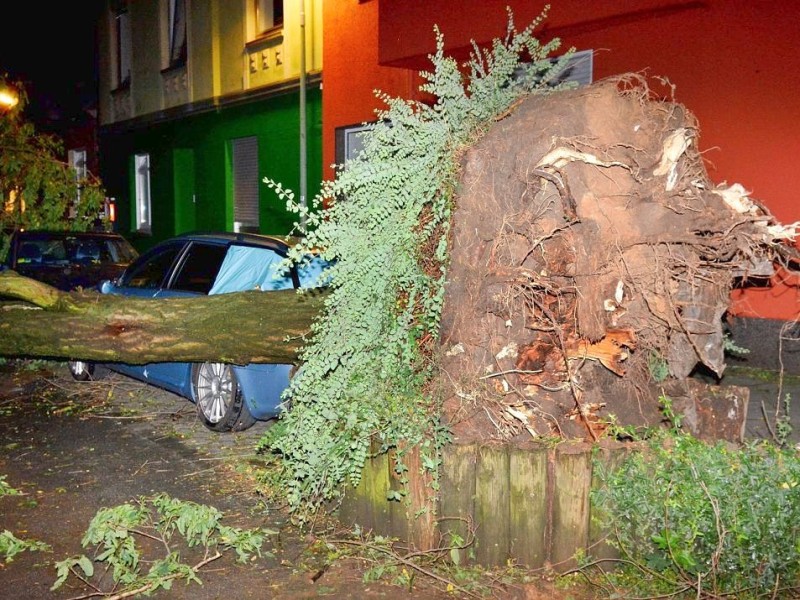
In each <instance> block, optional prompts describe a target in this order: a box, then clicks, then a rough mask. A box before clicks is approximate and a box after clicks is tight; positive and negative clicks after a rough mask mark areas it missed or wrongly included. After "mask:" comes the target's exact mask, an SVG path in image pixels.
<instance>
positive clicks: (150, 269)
mask: <svg viewBox="0 0 800 600" xmlns="http://www.w3.org/2000/svg"><path fill="white" fill-rule="evenodd" d="M181 248H183V245H180V244H175V245H171V246H168V247H166V248H164V249H162V250H161V251H160V252H157V253H155V254H150V255H145V256H144V257H143V258H142V260H141V261H138V262H135V263H133V264H132V265H131V266H130V268H129V269H128V270H127V271H126V272H125V275H123V278H122V281H120V287H131V288H139V289H158V288H160V287H161V285H162V284H163V283H164V279H165V278H166V276H167V275H168V274H169V270H170V267H171V266H172V263H173V262H175V257H176V256H177V255H178V253H179V252H180V251H181Z"/></svg>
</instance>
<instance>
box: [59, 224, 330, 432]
mask: <svg viewBox="0 0 800 600" xmlns="http://www.w3.org/2000/svg"><path fill="white" fill-rule="evenodd" d="M291 243H292V242H291V241H290V240H286V239H283V238H278V237H270V236H264V235H257V234H243V233H212V234H186V235H182V236H179V237H176V238H172V239H170V240H166V241H164V242H161V243H160V244H157V245H156V246H154V247H153V248H151V249H150V250H149V251H147V252H146V253H144V254H143V255H142V256H140V257H139V259H138V260H136V261H135V262H134V263H133V264H131V265H130V266H129V267H128V268H127V269H126V270H125V272H124V273H123V274H122V276H120V277H119V278H118V279H117V280H115V281H110V282H104V283H103V284H102V285H101V287H100V289H101V292H102V293H107V294H121V295H125V296H137V297H146V298H166V297H174V296H196V295H203V294H225V293H228V292H237V291H246V290H253V289H256V288H258V289H260V290H262V291H264V292H269V291H271V290H284V289H293V288H309V287H317V286H319V284H320V281H321V280H320V277H321V275H322V273H323V272H324V270H325V267H326V266H327V263H326V262H325V261H323V260H322V259H321V258H320V257H318V256H314V257H309V260H308V262H307V264H304V265H301V266H299V267H298V266H293V267H292V268H291V269H282V268H280V264H281V262H282V261H283V259H284V258H285V257H286V255H287V252H288V250H289V248H290V244H291ZM231 318H232V319H235V318H236V317H235V315H231ZM69 368H70V372H71V373H72V376H73V377H75V378H76V379H79V380H86V379H90V378H92V377H94V376H95V375H97V376H99V375H100V374H101V373H102V370H103V369H111V370H113V371H117V372H119V373H123V374H125V375H128V376H131V377H134V378H136V379H138V380H140V381H144V382H147V383H150V384H152V385H155V386H158V387H160V388H163V389H166V390H169V391H171V392H174V393H176V394H179V395H181V396H183V397H185V398H187V399H189V400H191V401H192V402H194V403H195V405H196V406H197V413H198V416H199V418H200V420H201V421H202V422H203V424H204V425H205V426H206V427H208V428H209V429H211V430H214V431H240V430H243V429H246V428H248V427H250V426H252V425H253V424H254V423H255V422H256V421H257V420H269V419H272V418H274V417H276V416H277V415H278V414H279V412H280V410H281V402H282V397H281V396H282V394H283V391H284V390H285V389H286V387H287V386H288V385H289V378H290V375H291V373H292V370H293V368H294V367H293V365H290V364H249V365H245V366H240V365H229V364H223V363H215V362H205V363H186V362H168V363H152V364H146V365H128V364H119V363H111V364H102V365H94V364H92V363H88V362H84V361H71V362H70V363H69Z"/></svg>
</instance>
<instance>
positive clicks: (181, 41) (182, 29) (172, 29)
mask: <svg viewBox="0 0 800 600" xmlns="http://www.w3.org/2000/svg"><path fill="white" fill-rule="evenodd" d="M186 48H187V46H186V0H170V3H169V68H174V67H182V66H184V65H186V54H187V50H186Z"/></svg>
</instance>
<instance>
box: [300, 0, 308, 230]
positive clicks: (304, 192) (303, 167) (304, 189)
mask: <svg viewBox="0 0 800 600" xmlns="http://www.w3.org/2000/svg"><path fill="white" fill-rule="evenodd" d="M306 155H307V149H306V0H300V205H301V206H302V207H303V208H305V207H306V206H307V201H306V198H307V197H308V176H307V174H306V171H307V162H308V158H307V156H306ZM301 223H302V225H303V226H305V217H303V218H302V220H301Z"/></svg>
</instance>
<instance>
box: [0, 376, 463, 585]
mask: <svg viewBox="0 0 800 600" xmlns="http://www.w3.org/2000/svg"><path fill="white" fill-rule="evenodd" d="M268 426H269V424H268V423H257V424H256V425H255V426H254V427H253V428H251V429H249V430H248V431H245V432H240V433H236V434H218V433H214V432H211V431H208V430H206V429H205V428H204V427H203V426H202V425H201V424H200V423H199V422H198V421H197V420H196V418H195V412H194V406H193V405H192V404H191V403H190V402H188V401H186V400H184V399H183V398H180V397H178V396H175V395H173V394H170V393H168V392H162V391H159V390H155V389H153V388H150V387H148V386H144V385H143V384H138V383H136V382H133V381H132V380H130V379H128V378H125V377H123V376H121V375H112V376H111V379H110V380H106V381H103V382H102V383H101V382H89V383H88V384H82V383H78V382H73V381H72V380H71V378H70V376H69V374H68V371H67V369H66V367H63V368H62V369H57V370H56V371H55V372H49V371H38V370H22V371H19V370H16V369H12V368H10V367H9V366H8V365H5V366H0V439H2V447H1V448H0V475H5V476H6V483H8V484H9V485H11V486H12V487H14V488H16V489H18V490H19V491H21V492H22V493H23V495H20V496H3V497H0V532H2V531H3V530H9V531H11V532H12V533H13V534H14V535H16V536H17V537H18V538H21V539H26V540H37V541H41V542H45V543H47V544H49V545H50V546H51V548H52V551H51V552H22V553H20V554H18V555H17V556H15V557H14V558H13V560H12V561H8V562H5V563H3V561H2V555H0V597H2V598H3V599H4V600H14V599H20V600H22V599H25V600H32V599H38V598H56V599H61V598H85V597H89V595H91V594H93V593H94V592H96V590H94V589H92V588H91V587H89V586H87V585H84V584H83V583H82V582H80V581H79V580H77V578H70V579H69V580H68V581H67V582H66V583H65V584H64V585H63V586H62V587H61V588H60V589H58V590H56V591H50V587H51V586H52V584H53V583H54V582H55V580H56V569H55V567H54V563H55V562H56V561H59V560H63V559H65V558H67V557H70V556H75V555H79V554H84V553H86V554H91V551H92V548H88V549H87V548H83V547H82V546H81V539H82V537H83V535H84V532H85V531H86V528H87V526H88V524H89V522H90V520H91V519H92V517H93V516H94V515H95V513H96V512H97V511H98V510H99V509H100V508H104V507H113V506H117V505H119V504H122V503H125V502H129V501H132V500H133V499H135V498H139V497H146V496H150V495H153V494H155V493H159V492H165V493H167V494H169V495H170V496H172V497H174V498H178V499H181V500H188V501H193V502H197V503H200V504H207V505H211V506H214V507H216V508H218V509H219V510H221V511H222V512H223V514H224V517H223V521H222V522H223V523H224V524H226V525H230V526H234V527H246V528H251V527H259V528H266V529H267V530H269V531H270V532H271V533H270V534H269V535H267V538H266V542H265V543H264V547H263V550H264V553H263V556H262V557H261V558H257V559H255V560H253V561H251V562H249V563H247V564H241V563H237V562H236V561H235V560H234V558H235V557H233V556H231V555H230V554H232V553H227V554H224V555H223V557H222V558H220V559H218V560H216V561H214V562H212V563H210V564H209V565H208V566H207V567H206V568H204V569H203V570H202V571H200V574H199V576H200V579H201V580H202V582H203V585H202V586H200V585H197V584H196V583H191V584H188V585H186V584H184V583H182V582H179V583H176V584H175V585H174V586H173V588H172V589H171V590H169V591H168V592H165V591H160V592H158V593H157V594H156V597H157V598H158V597H163V598H176V599H182V598H192V599H194V600H206V599H212V598H226V599H230V598H237V599H239V598H243V599H248V598H274V599H278V600H280V599H295V598H401V599H402V598H445V597H450V598H452V597H453V596H452V595H449V596H448V595H447V594H445V593H444V592H439V591H438V590H437V589H436V588H434V587H432V586H430V585H426V583H425V582H419V584H418V585H416V586H415V588H414V589H413V591H412V592H409V591H408V590H407V589H406V588H403V587H397V586H394V585H390V584H388V583H387V582H377V583H375V582H372V583H364V582H363V581H362V576H363V572H364V569H365V565H364V563H362V562H361V561H358V560H355V559H348V560H335V561H333V560H331V559H330V556H329V554H330V553H329V551H328V549H326V548H325V547H324V545H321V544H319V543H316V542H318V541H319V538H318V537H317V536H316V535H315V534H314V533H311V532H300V531H298V530H297V529H296V528H295V527H293V526H292V525H291V524H290V523H289V521H288V519H287V516H286V513H285V511H283V510H281V508H280V507H275V506H269V505H268V504H266V503H265V502H264V501H263V499H262V498H260V497H259V496H258V495H257V494H256V493H255V483H254V480H253V479H252V469H250V468H249V467H250V466H251V463H252V462H253V461H257V460H258V458H257V457H256V453H255V449H256V444H257V441H258V439H259V438H260V437H261V435H263V433H264V431H265V429H266V428H267V427H268ZM327 533H330V532H327ZM184 552H185V560H186V561H187V562H192V560H194V559H195V558H196V557H195V556H194V555H192V551H191V549H184ZM190 559H191V560H190ZM192 564H193V563H192ZM104 583H108V582H107V581H106V582H104ZM104 590H105V591H109V590H110V587H108V586H106V587H104ZM95 596H97V594H95Z"/></svg>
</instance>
